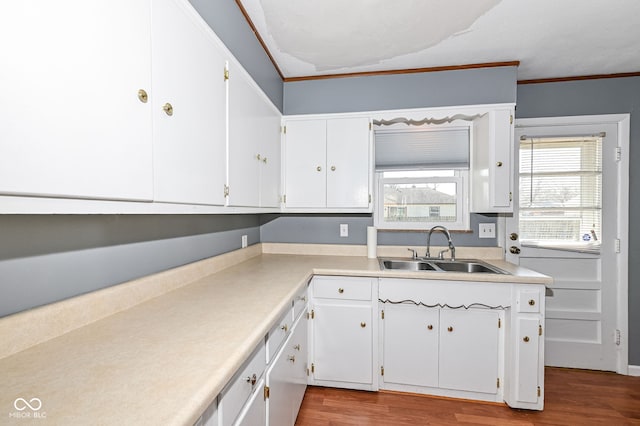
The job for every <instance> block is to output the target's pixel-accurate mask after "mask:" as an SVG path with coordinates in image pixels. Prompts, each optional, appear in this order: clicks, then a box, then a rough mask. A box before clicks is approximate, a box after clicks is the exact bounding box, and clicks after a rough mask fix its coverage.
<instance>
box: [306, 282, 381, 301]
mask: <svg viewBox="0 0 640 426" xmlns="http://www.w3.org/2000/svg"><path fill="white" fill-rule="evenodd" d="M313 295H314V297H317V298H320V299H343V300H371V278H345V277H315V278H314V279H313Z"/></svg>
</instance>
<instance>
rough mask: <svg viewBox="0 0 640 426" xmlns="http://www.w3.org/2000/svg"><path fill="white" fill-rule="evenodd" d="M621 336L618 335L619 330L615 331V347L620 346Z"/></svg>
mask: <svg viewBox="0 0 640 426" xmlns="http://www.w3.org/2000/svg"><path fill="white" fill-rule="evenodd" d="M620 339H621V335H620V330H618V329H616V346H620V344H621V341H620Z"/></svg>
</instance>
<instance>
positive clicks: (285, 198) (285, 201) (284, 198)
mask: <svg viewBox="0 0 640 426" xmlns="http://www.w3.org/2000/svg"><path fill="white" fill-rule="evenodd" d="M282 202H283V203H284V204H287V194H285V195H283V196H282Z"/></svg>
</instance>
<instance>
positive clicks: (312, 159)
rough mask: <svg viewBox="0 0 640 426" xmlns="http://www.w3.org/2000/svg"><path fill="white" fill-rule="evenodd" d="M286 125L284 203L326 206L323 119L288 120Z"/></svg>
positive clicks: (295, 205)
mask: <svg viewBox="0 0 640 426" xmlns="http://www.w3.org/2000/svg"><path fill="white" fill-rule="evenodd" d="M286 128H287V130H286V132H287V133H286V135H285V190H286V196H287V200H286V207H288V208H297V207H325V205H326V176H327V175H326V170H325V165H326V155H327V152H326V135H327V125H326V120H303V121H289V122H287V123H286Z"/></svg>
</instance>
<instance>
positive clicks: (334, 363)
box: [309, 277, 377, 390]
mask: <svg viewBox="0 0 640 426" xmlns="http://www.w3.org/2000/svg"><path fill="white" fill-rule="evenodd" d="M376 294H377V280H375V279H370V278H351V277H315V278H314V279H313V282H312V298H311V326H310V329H311V356H310V362H311V375H310V380H309V383H310V384H314V385H320V386H337V387H344V388H353V389H365V390H376V389H377V380H375V381H374V377H375V376H374V366H375V365H376V358H375V355H376V351H374V347H375V344H376V343H377V331H376V330H377V321H376V320H375V317H374V308H373V301H372V297H374V295H376Z"/></svg>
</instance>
